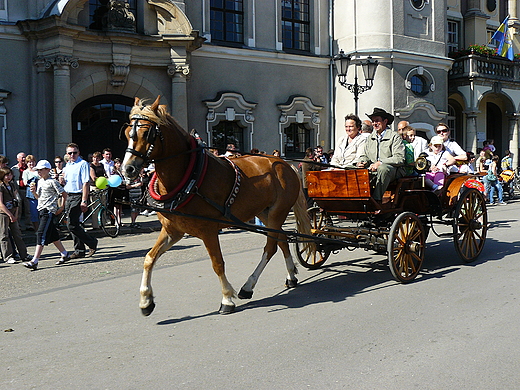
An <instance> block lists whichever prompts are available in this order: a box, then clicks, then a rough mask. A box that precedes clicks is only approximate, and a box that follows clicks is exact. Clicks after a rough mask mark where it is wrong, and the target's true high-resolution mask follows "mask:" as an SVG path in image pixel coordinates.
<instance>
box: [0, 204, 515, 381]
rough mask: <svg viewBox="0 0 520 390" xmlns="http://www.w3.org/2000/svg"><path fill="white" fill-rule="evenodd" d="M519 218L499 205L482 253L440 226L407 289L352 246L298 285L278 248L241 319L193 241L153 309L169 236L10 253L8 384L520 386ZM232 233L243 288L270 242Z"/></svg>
mask: <svg viewBox="0 0 520 390" xmlns="http://www.w3.org/2000/svg"><path fill="white" fill-rule="evenodd" d="M519 216H520V201H516V202H515V201H513V202H511V203H510V204H509V205H507V206H494V207H492V208H491V209H490V211H489V218H490V221H491V222H492V228H491V229H490V230H489V232H488V240H487V242H486V247H485V249H484V252H483V253H482V255H481V257H480V258H479V259H478V260H477V261H475V262H474V263H472V264H469V265H465V264H462V262H461V261H460V260H459V259H458V257H457V255H456V253H455V250H454V247H453V243H452V241H451V240H450V239H448V238H443V239H438V238H436V237H435V236H433V235H430V237H429V240H428V248H427V251H426V259H425V267H424V271H423V272H422V274H421V275H420V276H419V277H418V278H417V280H416V281H415V282H414V283H411V284H408V285H400V284H397V283H396V282H394V281H393V280H392V277H391V274H390V272H389V271H388V269H387V268H386V267H385V266H384V265H383V260H384V257H383V256H381V255H374V254H373V253H372V252H367V251H363V250H355V251H352V252H350V251H347V250H344V251H342V252H340V253H339V254H337V255H333V256H331V258H330V259H329V260H328V263H327V264H326V265H325V267H323V268H322V269H320V270H317V271H307V270H304V269H302V268H301V267H300V274H299V279H300V282H301V284H300V286H299V287H298V288H296V289H292V290H286V289H285V288H284V287H283V282H284V278H285V270H284V264H283V259H282V256H281V254H277V255H276V256H275V258H274V259H273V260H272V262H271V263H270V264H269V265H268V267H267V268H266V270H265V272H264V274H263V275H262V277H261V278H260V281H259V283H258V285H257V287H256V289H255V295H254V296H253V299H252V300H250V301H240V300H237V304H238V305H237V312H236V313H235V314H232V315H229V316H222V315H219V314H217V310H218V307H219V304H220V299H221V295H220V287H219V284H218V280H217V278H216V276H215V275H214V273H213V271H212V269H211V265H210V263H209V260H208V258H207V255H206V253H205V250H204V248H203V247H202V246H201V243H200V241H198V240H197V239H195V238H185V239H183V240H181V242H180V243H179V245H178V246H177V247H174V248H175V249H173V248H172V249H171V250H170V251H169V252H167V253H166V254H165V255H164V256H163V257H162V258H161V259H160V260H159V262H158V265H157V267H156V269H155V272H154V278H153V286H154V293H155V296H156V304H157V307H156V309H155V312H154V313H153V314H152V315H151V316H150V317H143V316H142V315H141V314H140V310H139V308H138V299H139V284H140V274H141V266H142V258H143V256H144V254H145V253H146V251H147V250H148V249H149V248H150V247H151V246H152V245H153V242H154V240H155V238H156V237H157V234H158V233H157V232H148V233H142V234H126V235H122V236H120V237H118V238H117V239H110V238H103V239H101V240H100V246H99V247H100V250H99V252H98V253H97V254H96V256H95V257H94V258H92V259H82V260H81V261H76V262H70V263H68V264H66V265H64V266H60V267H58V266H55V265H54V262H55V261H56V256H55V254H54V253H55V251H54V249H53V248H46V250H45V252H44V254H46V256H44V258H43V259H42V261H41V265H40V269H39V270H38V271H35V272H30V271H28V270H27V269H25V268H23V267H22V266H21V265H7V264H0V286H1V288H0V330H1V332H0V388H2V389H28V388H37V389H142V388H155V389H224V388H225V389H494V388H505V389H514V388H518V383H520V370H519V368H520V363H519V357H520V352H519V351H520V336H519V334H520V333H519V325H518V324H519V323H520V318H519V314H518V313H519V310H518V309H519V297H520V284H519V279H520V262H519V260H520V258H519V254H518V253H519V250H520V246H519V239H518V237H519V235H518V232H517V233H515V231H516V229H519V228H520V222H519V218H518V217H519ZM221 241H222V247H223V252H224V255H225V258H226V264H227V272H228V277H229V279H230V281H231V282H232V283H233V285H234V287H235V289H237V290H238V289H240V287H241V285H242V284H243V283H244V282H245V280H246V279H247V277H248V275H249V274H250V273H251V272H252V271H253V269H254V267H255V266H256V264H257V262H258V261H259V259H260V256H261V252H262V250H261V249H262V246H263V238H262V237H261V236H259V235H256V234H254V233H249V232H241V231H237V230H230V231H226V232H224V233H223V234H222V235H221ZM65 246H66V247H67V248H70V247H71V242H70V241H67V242H65ZM31 249H32V248H31ZM354 259H357V260H366V261H362V262H361V264H360V265H361V266H354V265H350V264H349V263H348V262H347V260H354ZM374 261H375V263H373V262H374Z"/></svg>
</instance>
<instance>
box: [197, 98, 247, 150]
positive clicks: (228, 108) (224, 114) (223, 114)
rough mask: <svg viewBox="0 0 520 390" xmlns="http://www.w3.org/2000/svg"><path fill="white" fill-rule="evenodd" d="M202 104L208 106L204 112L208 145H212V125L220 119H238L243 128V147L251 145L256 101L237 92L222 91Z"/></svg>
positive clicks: (245, 148)
mask: <svg viewBox="0 0 520 390" xmlns="http://www.w3.org/2000/svg"><path fill="white" fill-rule="evenodd" d="M204 104H205V105H206V107H207V108H208V113H207V114H206V137H207V138H206V139H207V140H208V145H209V146H212V145H211V143H212V136H211V132H212V129H213V126H215V125H217V124H218V123H219V122H221V121H238V122H239V123H240V126H242V127H243V128H244V132H245V133H244V144H245V145H243V149H244V150H247V149H250V148H251V146H252V145H253V133H254V121H255V116H254V110H255V108H256V105H257V103H252V102H248V101H246V100H245V99H244V97H243V96H242V95H241V94H240V93H238V92H222V93H219V94H218V95H217V96H216V97H215V99H213V100H206V101H204Z"/></svg>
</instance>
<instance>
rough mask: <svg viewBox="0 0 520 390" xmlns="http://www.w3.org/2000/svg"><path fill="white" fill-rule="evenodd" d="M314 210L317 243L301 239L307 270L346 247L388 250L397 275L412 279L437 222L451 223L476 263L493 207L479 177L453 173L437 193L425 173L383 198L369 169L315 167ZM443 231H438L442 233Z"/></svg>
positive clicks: (464, 253)
mask: <svg viewBox="0 0 520 390" xmlns="http://www.w3.org/2000/svg"><path fill="white" fill-rule="evenodd" d="M307 183H308V192H309V196H310V197H312V198H313V199H314V201H315V202H316V204H317V205H318V207H314V208H312V209H310V210H309V213H310V214H311V219H312V234H313V236H315V237H316V240H315V242H312V243H302V242H296V243H295V248H296V255H297V257H298V260H299V262H300V263H301V264H302V265H303V266H304V267H306V268H309V269H317V268H319V267H321V266H322V265H323V264H324V263H325V261H326V260H327V258H328V257H329V256H330V254H331V253H333V252H336V251H339V250H340V249H343V248H364V249H370V250H374V251H376V252H380V253H381V252H383V253H384V252H386V253H387V256H388V265H389V267H390V271H391V272H392V275H393V276H394V277H395V279H396V280H397V281H399V282H402V283H407V282H410V281H412V280H413V279H414V278H415V277H416V276H417V274H418V273H419V271H420V270H421V267H422V264H423V260H424V252H425V249H426V239H427V236H428V233H429V231H430V230H433V231H434V232H435V230H434V229H433V227H434V224H442V225H451V227H452V232H451V233H448V234H446V233H444V234H443V236H446V235H448V236H451V237H453V242H454V244H455V249H456V251H457V253H458V254H459V256H460V257H461V258H462V260H464V261H465V262H471V261H473V260H474V259H475V258H476V257H477V256H478V255H479V254H480V253H481V252H482V249H483V247H484V243H485V240H486V231H487V226H488V223H487V211H486V204H485V198H484V196H483V195H482V193H481V190H482V189H483V188H482V185H481V184H480V183H479V182H478V181H477V180H476V178H475V177H474V176H471V175H463V174H452V175H450V176H448V177H447V179H446V182H445V185H444V187H443V189H442V191H441V192H440V193H439V194H437V193H435V192H433V191H431V190H429V189H427V188H426V187H425V181H424V178H423V177H421V176H416V177H405V178H401V179H398V180H397V181H396V182H394V183H391V185H390V187H389V188H388V190H387V191H386V192H385V195H384V197H383V199H382V202H376V201H375V200H374V199H373V198H372V197H371V196H370V180H369V172H368V170H366V169H351V170H332V171H314V172H309V173H308V174H307ZM436 234H437V233H436Z"/></svg>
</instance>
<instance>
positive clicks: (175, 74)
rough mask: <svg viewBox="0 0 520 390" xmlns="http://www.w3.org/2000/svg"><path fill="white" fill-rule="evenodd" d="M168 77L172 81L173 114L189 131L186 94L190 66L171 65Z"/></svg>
mask: <svg viewBox="0 0 520 390" xmlns="http://www.w3.org/2000/svg"><path fill="white" fill-rule="evenodd" d="M168 75H169V76H170V77H171V79H172V102H171V113H172V115H173V117H174V118H175V119H176V120H177V122H179V124H180V125H181V126H182V127H183V128H184V129H185V130H186V131H189V129H188V98H187V92H186V78H187V77H188V76H189V75H190V66H189V65H187V64H184V65H176V64H173V65H170V66H169V67H168Z"/></svg>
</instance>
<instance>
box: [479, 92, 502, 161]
mask: <svg viewBox="0 0 520 390" xmlns="http://www.w3.org/2000/svg"><path fill="white" fill-rule="evenodd" d="M486 137H487V139H488V140H490V139H493V140H495V144H494V145H495V147H496V152H495V154H497V155H499V156H502V155H503V153H504V150H502V149H503V148H502V110H501V109H500V107H499V106H497V105H496V104H495V103H491V102H488V103H486ZM478 146H479V147H480V148H481V147H482V145H478Z"/></svg>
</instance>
